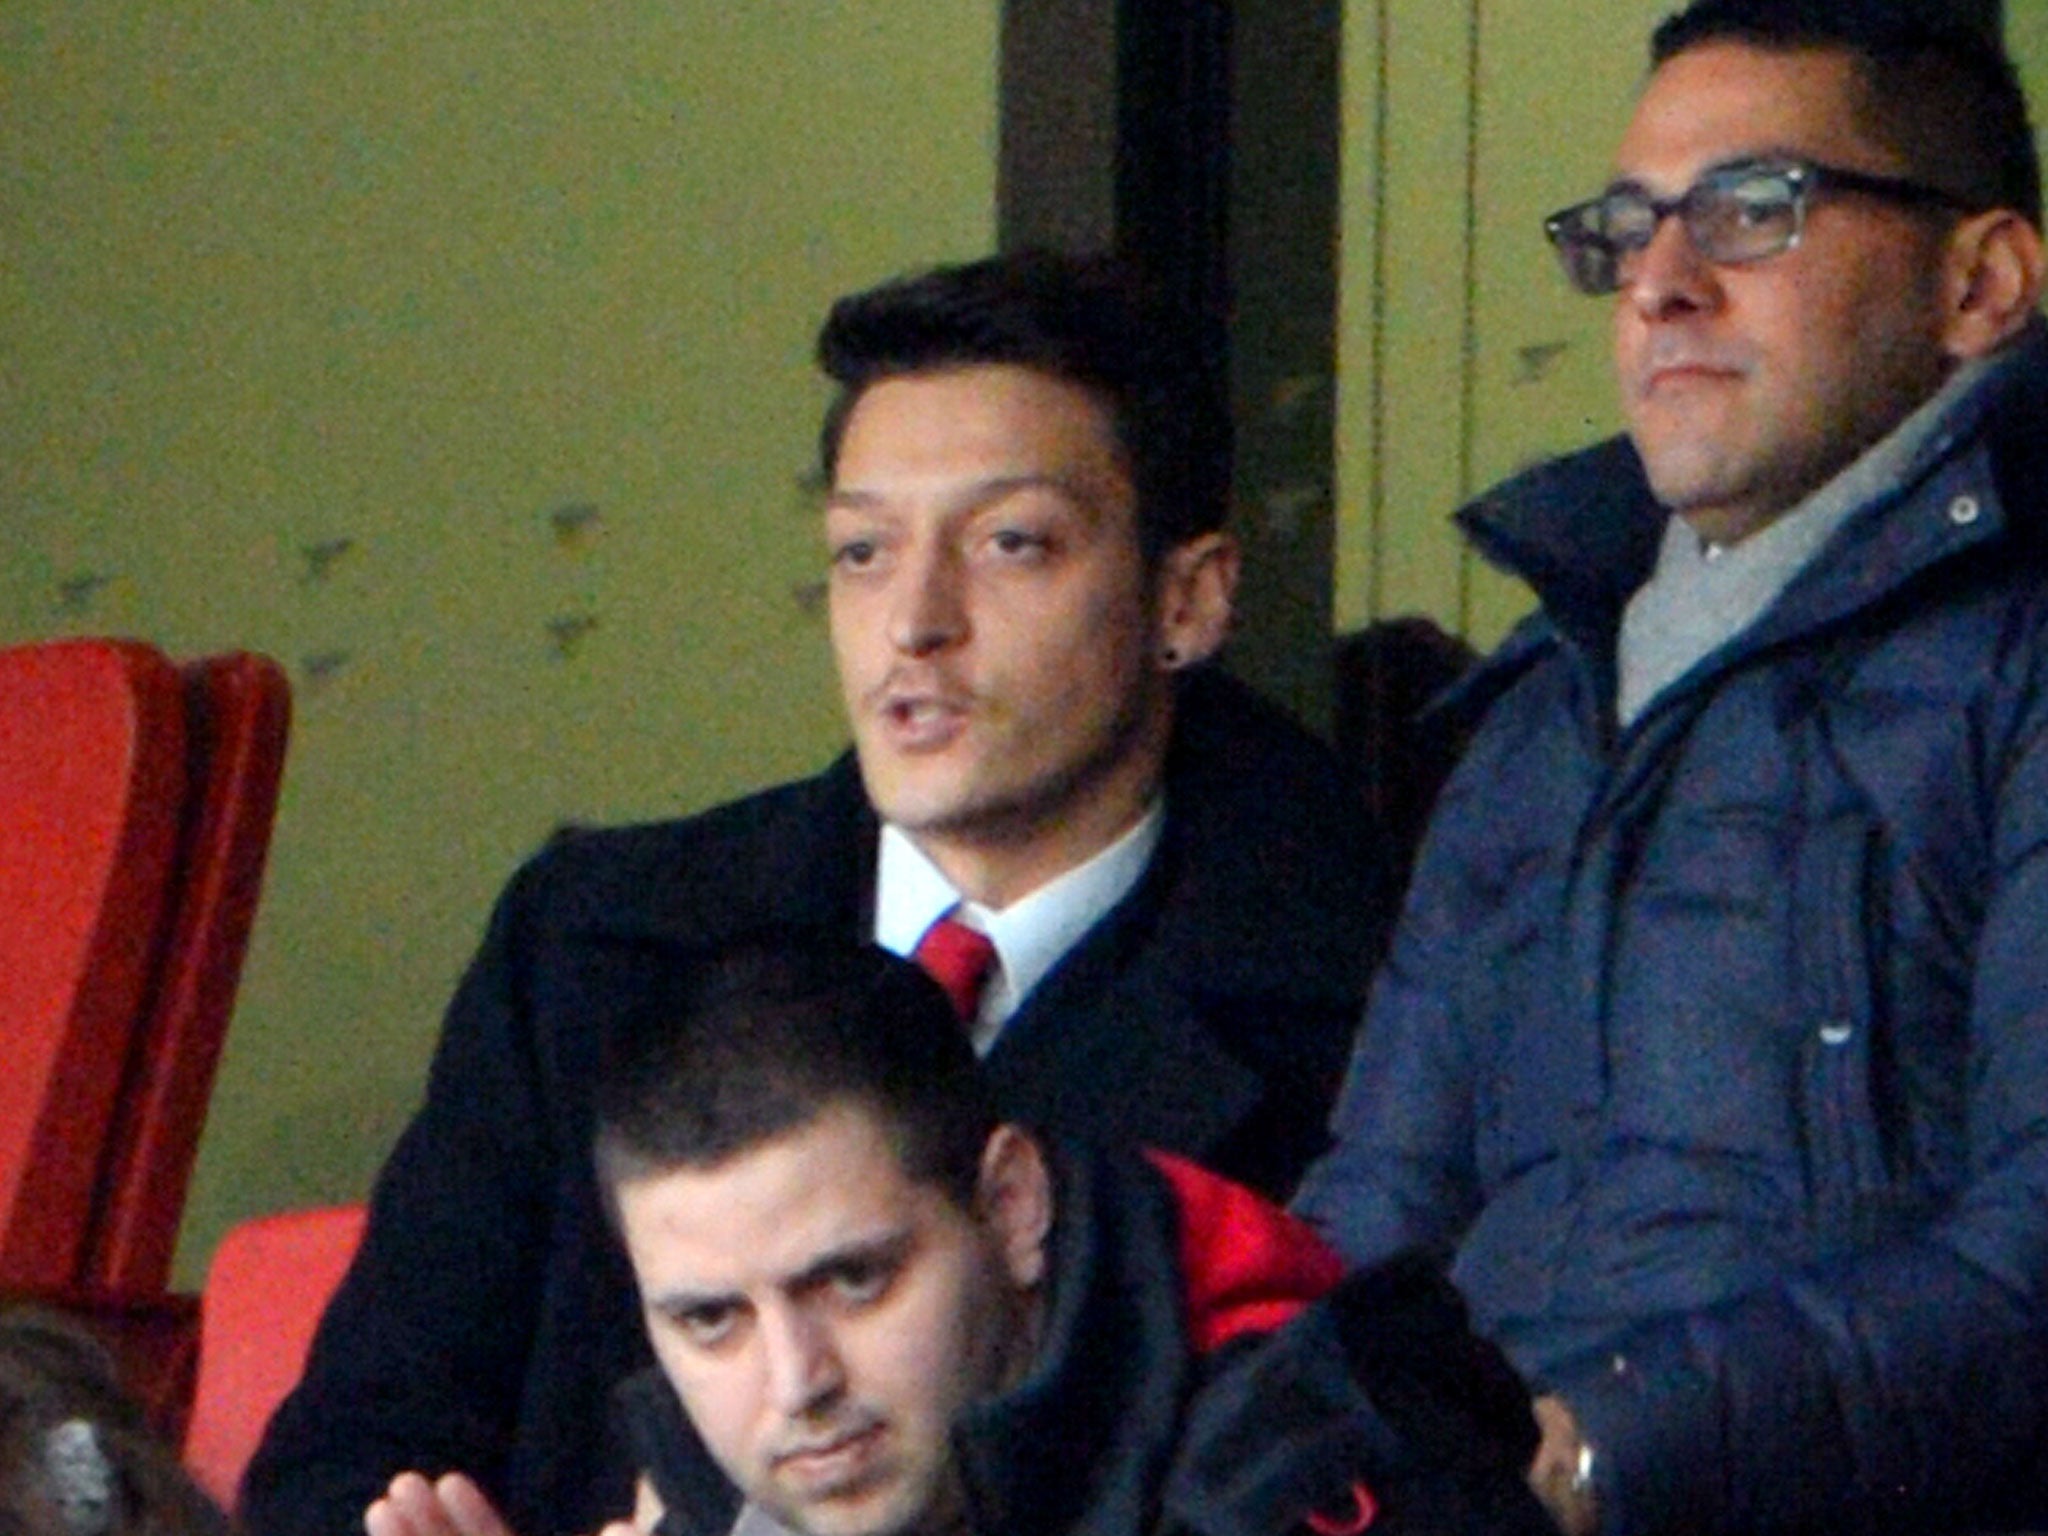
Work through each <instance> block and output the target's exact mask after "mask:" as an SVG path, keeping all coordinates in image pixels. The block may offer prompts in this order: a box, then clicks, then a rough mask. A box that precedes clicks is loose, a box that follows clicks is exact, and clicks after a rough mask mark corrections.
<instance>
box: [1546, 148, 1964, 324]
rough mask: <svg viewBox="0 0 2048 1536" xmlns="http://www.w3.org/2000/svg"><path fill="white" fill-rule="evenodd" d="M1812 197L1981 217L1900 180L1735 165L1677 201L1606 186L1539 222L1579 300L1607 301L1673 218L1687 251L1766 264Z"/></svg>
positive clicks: (1949, 196)
mask: <svg viewBox="0 0 2048 1536" xmlns="http://www.w3.org/2000/svg"><path fill="white" fill-rule="evenodd" d="M1816 192H1853V193H1857V194H1859V195H1861V196H1864V197H1877V198H1883V199H1884V200H1885V201H1887V202H1892V203H1903V204H1906V205H1908V206H1911V207H1942V208H1953V209H1956V210H1958V211H1961V212H1965V213H1971V212H1977V211H1980V210H1978V209H1977V208H1975V207H1974V206H1973V205H1972V204H1970V203H1969V202H1967V201H1965V200H1964V199H1963V198H1960V197H1958V196H1956V195H1955V194H1954V193H1953V192H1944V191H1942V190H1941V188H1939V187H1930V186H1928V185H1927V184H1926V183H1924V182H1918V181H1908V180H1905V179H1904V178H1902V177H1898V176H1874V175H1871V174H1870V173H1868V172H1866V171H1851V170H1846V169H1844V168H1843V167H1841V166H1838V165H1823V164H1821V163H1819V162H1818V161H1813V160H1793V159H1788V158H1776V157H1773V158H1768V159H1755V160H1735V161H1731V162H1729V163H1728V164H1727V165H1717V166H1715V167H1714V168H1713V169H1711V170H1709V171H1707V172H1706V173H1704V174H1703V175H1702V176H1701V177H1700V178H1699V180H1697V181H1695V182H1694V183H1693V184H1692V185H1691V186H1689V187H1687V188H1686V189H1685V191H1684V192H1683V193H1681V194H1680V195H1679V196H1677V197H1671V198H1659V197H1652V196H1651V195H1650V194H1649V193H1648V192H1647V191H1645V190H1644V189H1643V188H1641V187H1638V186H1633V185H1629V184H1626V183H1624V184H1623V185H1620V186H1615V187H1609V188H1608V189H1607V190H1606V191H1605V192H1603V193H1601V194H1600V195H1599V196H1598V197H1596V198H1594V199H1592V200H1591V201H1590V202H1584V203H1579V204H1576V205H1575V206H1573V207H1570V208H1567V209H1565V210H1564V211H1563V212H1561V213H1553V214H1552V215H1551V216H1550V217H1549V218H1547V219H1545V220H1544V221H1543V232H1544V234H1546V235H1548V236H1549V237H1550V243H1551V244H1552V245H1554V246H1555V247H1557V256H1558V260H1559V261H1560V262H1562V263H1563V265H1564V275H1565V276H1566V277H1568V278H1569V279H1571V284H1572V286H1573V287H1574V288H1576V289H1578V290H1579V292H1581V293H1590V294H1603V293H1613V292H1614V291H1615V290H1616V289H1617V288H1619V287H1620V286H1621V280H1622V266H1623V263H1624V262H1626V260H1627V259H1628V258H1629V257H1630V256H1633V255H1634V254H1635V253H1636V252H1638V251H1640V250H1642V249H1643V248H1644V247H1645V246H1647V245H1648V244H1649V243H1650V241H1651V240H1653V239H1654V238H1655V237H1656V234H1657V228H1658V226H1659V225H1661V224H1662V223H1663V222H1664V220H1665V219H1667V218H1669V217H1670V216H1671V215H1672V214H1674V213H1675V214H1677V215H1678V217H1679V220H1680V222H1681V223H1683V224H1684V225H1685V237H1686V239H1688V240H1690V241H1691V242H1692V246H1693V249H1694V250H1696V251H1698V252H1699V253H1700V255H1702V256H1704V257H1706V258H1707V260H1709V261H1715V262H1720V263H1723V264H1724V265H1729V266H1736V265H1740V264H1741V263H1743V262H1746V261H1762V260H1763V259H1764V258H1765V257H1766V256H1775V255H1777V254H1778V253H1779V252H1780V251H1789V250H1790V249H1791V248H1792V247H1793V246H1795V245H1797V244H1798V243H1799V236H1800V232H1801V231H1802V230H1803V229H1804V228H1805V227H1806V208H1807V204H1808V203H1809V202H1810V201H1811V200H1812V198H1813V195H1814V193H1816Z"/></svg>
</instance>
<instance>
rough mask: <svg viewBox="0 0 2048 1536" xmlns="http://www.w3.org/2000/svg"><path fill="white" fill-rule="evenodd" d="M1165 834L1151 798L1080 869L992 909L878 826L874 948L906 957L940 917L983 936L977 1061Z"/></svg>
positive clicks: (1132, 881)
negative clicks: (986, 944) (985, 958)
mask: <svg viewBox="0 0 2048 1536" xmlns="http://www.w3.org/2000/svg"><path fill="white" fill-rule="evenodd" d="M1165 829H1166V805H1165V801H1164V800H1163V799H1155V800H1154V801H1153V802H1152V804H1151V806H1150V808H1149V809H1147V810H1146V812H1145V814H1144V815H1143V816H1142V817H1140V818H1139V819H1138V823H1137V825H1136V826H1134V827H1132V828H1131V830H1130V831H1128V832H1126V833H1125V834H1124V835H1123V836H1122V837H1120V838H1118V839H1117V840H1116V841H1115V842H1113V843H1111V844H1110V845H1109V846H1108V847H1107V848H1105V849H1103V850H1102V851H1101V852H1100V853H1098V854H1096V855H1095V856H1094V857H1093V858H1091V859H1089V860H1088V861H1087V862H1086V863H1084V864H1078V865H1076V866H1075V867H1074V868H1072V869H1070V870H1068V871H1067V872H1066V873H1065V874H1063V875H1059V876H1056V877H1055V878H1053V879H1051V880H1048V881H1047V882H1046V883H1045V884H1044V885H1041V886H1040V887H1039V888H1038V889H1037V890H1035V891H1033V892H1031V894H1029V895H1028V896H1024V897H1021V898H1019V899H1018V900H1016V901H1013V902H1011V903H1010V904H1009V905H1008V906H1007V907H1004V908H1002V909H1001V910H1000V911H997V910H995V909H993V908H990V907H984V906H982V905H981V904H980V903H979V902H973V901H964V900H962V899H961V896H960V893H959V892H958V891H956V890H955V889H953V884H952V882H951V881H949V880H948V879H947V878H946V877H945V876H944V875H943V874H941V873H940V871H939V867H938V865H936V864H934V863H933V862H932V861H931V860H930V859H928V858H926V857H925V854H924V851H923V850H922V849H921V848H919V847H918V846H917V844H916V843H914V842H912V841H911V840H910V835H909V834H908V833H907V832H905V831H903V830H902V829H901V828H900V827H895V826H891V825H889V824H888V823H887V822H884V823H883V825H882V840H881V846H880V848H879V850H878V852H877V855H876V858H875V942H876V943H877V944H879V945H881V946H882V948H884V949H886V950H889V951H890V952H891V953H893V954H898V955H903V956H906V957H907V956H909V955H910V954H911V953H912V952H913V951H914V950H915V949H916V948H917V941H918V940H919V939H921V938H923V937H924V934H925V930H926V929H927V928H929V927H931V925H932V924H933V923H935V922H937V921H938V920H939V919H940V918H942V917H944V916H945V915H946V914H947V913H948V912H952V913H953V914H954V915H955V916H956V917H958V918H959V920H960V921H961V922H963V923H965V924H966V925H967V926H968V927H970V928H975V929H979V930H980V931H981V932H983V933H985V934H987V935H988V936H989V940H990V942H991V943H993V944H994V945H995V947H996V963H995V969H994V970H993V971H992V972H991V974H990V976H989V979H988V985H987V986H986V987H985V988H984V989H983V990H982V994H981V1012H980V1014H979V1016H978V1017H977V1019H976V1021H975V1027H974V1048H975V1050H977V1051H979V1052H981V1053H983V1054H984V1055H985V1054H987V1052H988V1049H989V1047H990V1046H992V1045H994V1044H995V1041H996V1036H997V1035H999V1034H1001V1033H1002V1029H1003V1026H1004V1025H1005V1024H1007V1023H1009V1021H1010V1018H1011V1016H1012V1015H1013V1014H1015V1013H1016V1011H1017V1010H1018V1009H1019V1008H1020V1007H1022V1006H1023V1003H1024V999H1025V998H1027V997H1029V996H1030V995H1031V989H1032V988H1033V987H1035V986H1037V985H1038V983H1039V982H1040V981H1042V980H1044V979H1045V975H1046V973H1047V972H1048V971H1050V970H1051V969H1052V968H1053V967H1054V966H1055V965H1057V964H1059V962H1060V958H1061V956H1063V955H1065V954H1066V952H1067V951H1068V950H1070V949H1072V948H1073V947H1074V944H1075V943H1076V942H1077V941H1078V940H1079V939H1080V937H1081V935H1082V934H1084V933H1086V932H1087V931H1088V930H1089V929H1090V928H1093V927H1094V926H1095V925H1096V923H1097V922H1099V921H1101V919H1102V917H1103V916H1104V914H1106V913H1107V912H1108V911H1109V910H1110V908H1112V907H1114V906H1115V905H1116V904H1117V903H1118V902H1120V901H1122V900H1123V899H1124V897H1126V896H1127V895H1129V894H1130V891H1131V887H1132V886H1134V885H1136V884H1137V883H1138V877H1139V876H1140V875H1142V874H1144V873H1145V866H1146V865H1148V864H1150V863H1151V862H1152V854H1153V852H1154V850H1156V849H1157V848H1158V846H1159V838H1160V834H1161V833H1162V832H1164V831H1165ZM956 908H957V909H958V910H957V911H956V910H955V909H956Z"/></svg>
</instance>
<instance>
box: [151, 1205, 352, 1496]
mask: <svg viewBox="0 0 2048 1536" xmlns="http://www.w3.org/2000/svg"><path fill="white" fill-rule="evenodd" d="M367 1214H368V1213H367V1211H366V1209H365V1208H364V1207H363V1206H360V1205H335V1206H322V1207H318V1208H315V1209H310V1210H301V1211H283V1212H279V1213H278V1214H276V1215H274V1216H259V1217H256V1218H255V1219H253V1220H250V1221H245V1222H242V1223H240V1224H238V1225H237V1226H235V1227H232V1228H230V1229H229V1231H228V1234H227V1236H226V1237H224V1238H222V1239H221V1243H220V1247H219V1248H217V1249H216V1250H214V1255H213V1263H212V1265H211V1267H209V1268H208V1270H207V1272H206V1287H205V1289H204V1290H203V1291H202V1292H201V1293H200V1298H199V1310H200V1321H199V1380H198V1385H197V1387H196V1389H195V1391H194V1393H193V1399H192V1418H191V1423H190V1426H189V1428H187V1430H186V1432H185V1457H184V1459H185V1466H186V1469H187V1470H188V1471H190V1472H191V1473H192V1475H193V1477H194V1478H196V1479H197V1480H198V1482H199V1486H200V1487H202V1488H204V1489H205V1490H206V1491H207V1492H208V1493H210V1494H212V1495H213V1497H214V1498H215V1499H216V1500H217V1501H218V1502H219V1503H220V1505H221V1507H222V1508H224V1509H233V1508H234V1505H235V1497H236V1492H237V1490H238V1488H239V1487H240V1485H241V1481H242V1469H243V1468H244V1467H246V1466H248V1464H249V1458H250V1457H251V1456H253V1455H254V1454H255V1452H256V1443H257V1442H258V1441H259V1440H261V1439H262V1438H263V1430H264V1426H265V1425H267V1424H268V1423H269V1422H270V1416H271V1414H272V1413H274V1412H275V1411H276V1410H277V1405H278V1404H279V1403H281V1402H283V1401H284V1399H285V1396H286V1394H287V1393H289V1392H290V1391H291V1389H292V1388H293V1387H294V1386H296V1385H297V1384H298V1380H299V1375H300V1373H301V1372H302V1371H303V1370H304V1369H305V1365H306V1351H307V1350H308V1349H310V1348H311V1347H312V1343H313V1331H314V1329H315V1328H316V1327H318V1326H319V1322H320V1315H321V1313H322V1312H324V1311H325V1310H326V1309H327V1301H328V1298H329V1297H330V1296H332V1295H333V1294H334V1289H335V1287H336V1286H338V1285H340V1284H341V1277H342V1275H343V1274H344V1273H345V1272H346V1271H347V1269H348V1266H349V1262H350V1260H352V1259H353V1258H354V1257H355V1252H356V1248H357V1247H358V1245H359V1244H360V1243H361V1242H362V1236H363V1223H364V1221H365V1219H366V1217H367Z"/></svg>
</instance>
